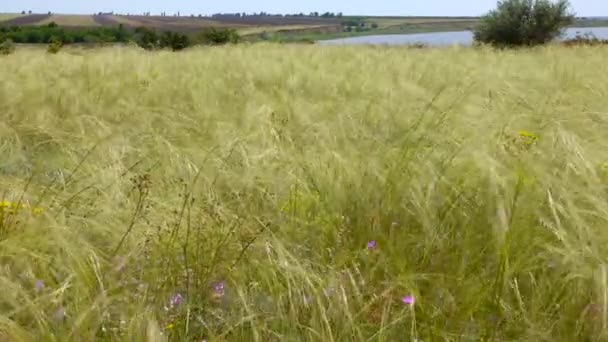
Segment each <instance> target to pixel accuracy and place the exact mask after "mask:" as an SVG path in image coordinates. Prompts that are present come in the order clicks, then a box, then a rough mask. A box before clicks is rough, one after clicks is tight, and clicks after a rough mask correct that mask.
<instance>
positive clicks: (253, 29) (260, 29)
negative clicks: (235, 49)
mask: <svg viewBox="0 0 608 342" xmlns="http://www.w3.org/2000/svg"><path fill="white" fill-rule="evenodd" d="M335 27H336V26H335V25H334V26H327V25H274V26H272V25H268V26H256V27H245V28H241V29H238V32H239V34H241V35H250V34H258V33H262V32H279V31H304V30H316V29H323V28H328V29H331V28H335Z"/></svg>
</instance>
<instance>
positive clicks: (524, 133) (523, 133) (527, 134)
mask: <svg viewBox="0 0 608 342" xmlns="http://www.w3.org/2000/svg"><path fill="white" fill-rule="evenodd" d="M518 133H519V136H520V137H522V138H528V139H532V140H537V139H538V135H536V134H534V133H532V132H528V131H519V132H518Z"/></svg>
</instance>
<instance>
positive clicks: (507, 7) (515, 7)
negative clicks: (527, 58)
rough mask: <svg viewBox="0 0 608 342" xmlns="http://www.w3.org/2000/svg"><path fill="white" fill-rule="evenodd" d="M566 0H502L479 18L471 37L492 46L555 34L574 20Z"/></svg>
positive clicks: (526, 42)
mask: <svg viewBox="0 0 608 342" xmlns="http://www.w3.org/2000/svg"><path fill="white" fill-rule="evenodd" d="M569 7H570V4H569V2H568V1H567V0H559V1H558V2H556V3H552V2H550V1H548V0H505V1H499V2H498V5H497V8H496V9H495V10H492V11H490V12H489V13H488V14H487V15H485V16H484V17H482V18H481V22H480V24H479V26H478V27H477V28H476V29H475V32H474V36H475V41H476V42H478V43H485V44H490V45H494V46H501V47H509V46H532V45H539V44H545V43H548V42H550V41H552V40H553V39H555V38H557V37H558V36H559V35H560V34H561V31H562V29H563V28H564V27H566V26H568V25H570V24H572V23H573V22H574V15H573V14H572V13H570V12H569Z"/></svg>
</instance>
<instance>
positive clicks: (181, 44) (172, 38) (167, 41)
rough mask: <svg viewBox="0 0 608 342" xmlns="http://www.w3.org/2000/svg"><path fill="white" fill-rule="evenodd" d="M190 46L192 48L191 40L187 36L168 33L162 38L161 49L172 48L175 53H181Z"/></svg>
mask: <svg viewBox="0 0 608 342" xmlns="http://www.w3.org/2000/svg"><path fill="white" fill-rule="evenodd" d="M188 46H190V40H189V39H188V36H186V35H185V34H181V33H178V32H171V31H167V32H164V33H163V35H162V36H161V38H160V47H161V48H171V50H173V51H179V50H183V49H185V48H187V47H188Z"/></svg>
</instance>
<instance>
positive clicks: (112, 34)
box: [0, 23, 133, 44]
mask: <svg viewBox="0 0 608 342" xmlns="http://www.w3.org/2000/svg"><path fill="white" fill-rule="evenodd" d="M132 38H133V34H132V33H131V32H130V31H128V30H126V29H125V28H124V27H123V26H122V25H120V26H118V27H117V28H113V27H98V28H83V29H76V28H74V29H65V28H63V27H59V26H57V24H55V23H50V24H48V25H46V26H14V27H3V26H0V41H5V40H7V39H10V40H12V41H13V42H15V43H27V44H50V43H51V41H52V40H53V39H55V40H59V41H61V43H62V44H71V43H126V42H128V41H130V40H132Z"/></svg>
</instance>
